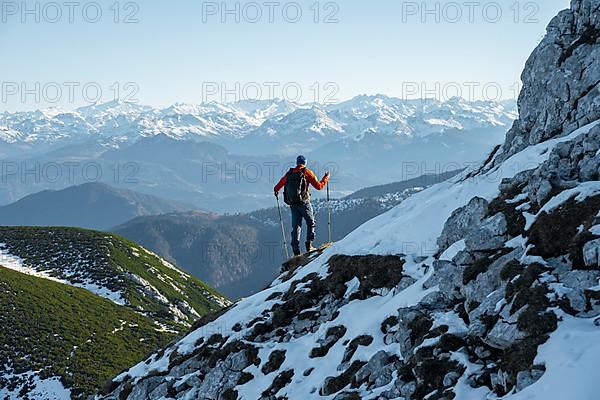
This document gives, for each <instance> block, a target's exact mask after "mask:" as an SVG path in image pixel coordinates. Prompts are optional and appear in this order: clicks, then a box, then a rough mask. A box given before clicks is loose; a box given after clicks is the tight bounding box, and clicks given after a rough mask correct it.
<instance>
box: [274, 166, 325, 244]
mask: <svg viewBox="0 0 600 400" xmlns="http://www.w3.org/2000/svg"><path fill="white" fill-rule="evenodd" d="M329 175H330V174H329V171H327V172H326V173H325V176H324V177H323V179H321V181H319V180H317V177H316V175H315V174H314V173H313V172H312V171H311V170H310V169H308V168H307V167H306V157H304V156H298V158H297V159H296V167H295V168H291V169H290V170H289V171H288V173H287V174H285V176H284V177H283V178H281V180H280V181H279V183H277V185H275V197H278V196H279V191H280V190H281V189H282V188H283V189H284V190H283V201H284V202H285V204H287V205H289V206H290V209H291V211H292V250H293V251H294V255H295V256H299V255H300V235H301V233H302V219H304V220H305V221H306V228H307V232H306V251H307V252H308V253H310V252H311V251H314V250H315V248H314V247H313V242H314V241H315V229H316V224H315V215H314V213H313V208H312V205H311V203H310V185H312V186H313V187H314V188H315V189H317V190H322V189H323V188H324V187H325V186H326V185H327V182H328V181H329Z"/></svg>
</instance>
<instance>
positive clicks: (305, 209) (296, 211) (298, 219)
mask: <svg viewBox="0 0 600 400" xmlns="http://www.w3.org/2000/svg"><path fill="white" fill-rule="evenodd" d="M290 208H291V210H292V249H294V250H296V251H297V250H298V249H299V248H300V235H301V233H302V219H304V220H305V221H306V228H307V232H306V241H307V242H312V241H314V240H315V228H316V224H315V215H314V213H313V209H312V205H311V204H310V202H306V203H304V204H299V205H293V206H290Z"/></svg>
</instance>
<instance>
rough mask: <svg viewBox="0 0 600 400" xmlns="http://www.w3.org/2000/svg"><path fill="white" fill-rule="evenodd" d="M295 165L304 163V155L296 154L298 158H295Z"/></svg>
mask: <svg viewBox="0 0 600 400" xmlns="http://www.w3.org/2000/svg"><path fill="white" fill-rule="evenodd" d="M296 165H306V157H304V156H298V158H296Z"/></svg>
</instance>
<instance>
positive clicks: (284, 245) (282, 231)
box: [275, 196, 290, 260]
mask: <svg viewBox="0 0 600 400" xmlns="http://www.w3.org/2000/svg"><path fill="white" fill-rule="evenodd" d="M275 198H276V199H277V211H279V223H280V224H281V236H282V237H283V248H284V250H285V259H286V260H289V259H290V253H288V248H287V241H286V240H285V227H284V226H283V217H282V216H281V205H280V204H279V196H275Z"/></svg>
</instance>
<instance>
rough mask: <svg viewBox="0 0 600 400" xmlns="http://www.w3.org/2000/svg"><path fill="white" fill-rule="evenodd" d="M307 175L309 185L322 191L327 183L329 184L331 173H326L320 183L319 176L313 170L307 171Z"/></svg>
mask: <svg viewBox="0 0 600 400" xmlns="http://www.w3.org/2000/svg"><path fill="white" fill-rule="evenodd" d="M306 175H307V180H308V183H310V184H311V185H312V186H313V187H314V188H315V189H317V190H322V189H323V188H324V187H325V186H326V185H327V182H329V175H330V174H329V171H327V172H326V173H325V176H323V179H321V180H320V181H319V180H318V179H317V176H316V175H315V174H314V172H312V171H311V170H307V171H306Z"/></svg>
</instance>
